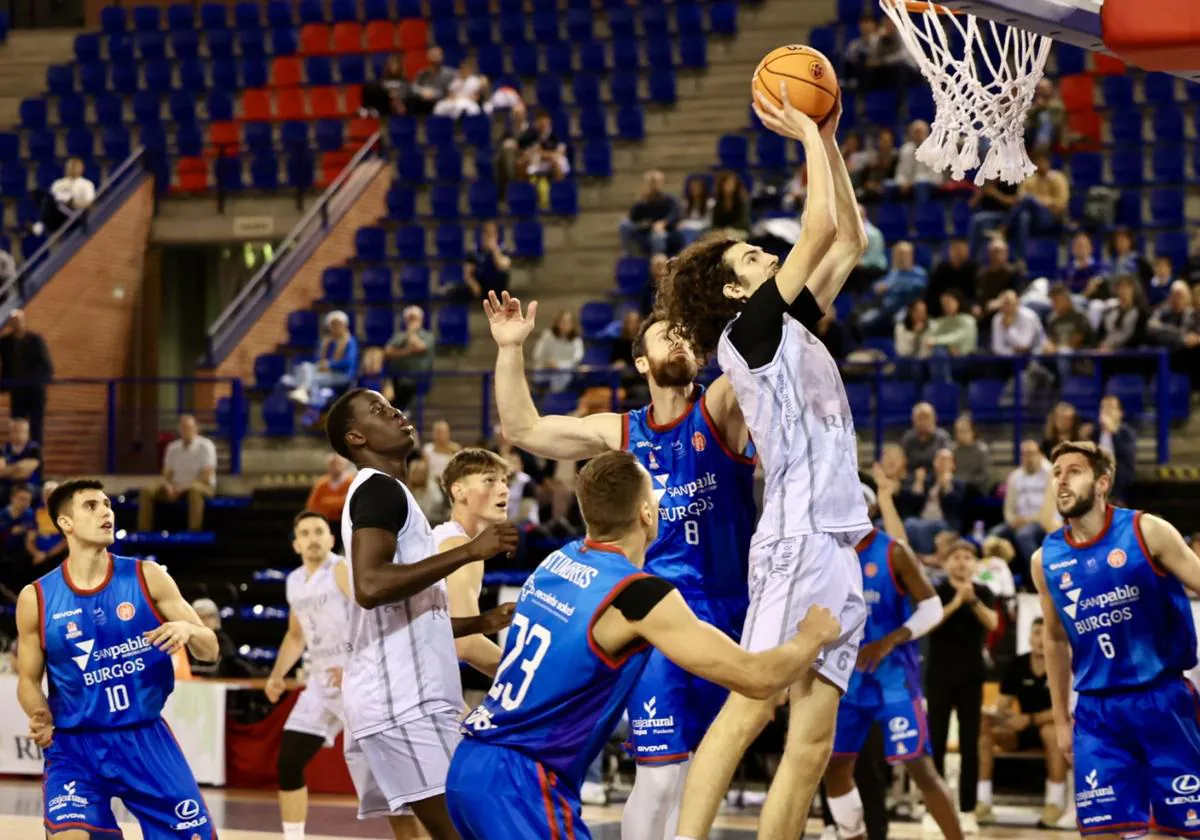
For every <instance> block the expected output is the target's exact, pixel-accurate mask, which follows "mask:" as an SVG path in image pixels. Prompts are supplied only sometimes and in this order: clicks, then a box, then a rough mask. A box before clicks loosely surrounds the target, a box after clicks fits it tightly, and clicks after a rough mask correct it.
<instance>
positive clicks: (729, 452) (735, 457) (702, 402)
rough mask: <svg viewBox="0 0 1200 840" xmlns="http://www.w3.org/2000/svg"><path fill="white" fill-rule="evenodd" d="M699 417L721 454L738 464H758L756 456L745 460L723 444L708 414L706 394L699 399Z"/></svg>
mask: <svg viewBox="0 0 1200 840" xmlns="http://www.w3.org/2000/svg"><path fill="white" fill-rule="evenodd" d="M700 416H701V417H703V418H704V422H705V423H706V424H707V425H708V430H709V431H710V432H712V436H713V438H714V439H715V440H716V441H717V445H718V446H720V447H721V451H722V452H724V453H725V454H726V455H728V456H729V457H730V458H732V459H733V460H734V461H736V462H737V463H739V464H750V465H754V464H757V463H758V456H757V455H755V456H754V457H753V458H747V457H746V456H745V455H740V454H738V453H737V452H734V451H733V450H732V449H730V448H729V445H728V444H726V443H725V438H724V437H723V436H722V435H721V432H720V430H719V429H718V428H717V421H715V420H713V418H712V415H711V414H709V413H708V394H707V393H705V394H704V396H702V397H701V398H700Z"/></svg>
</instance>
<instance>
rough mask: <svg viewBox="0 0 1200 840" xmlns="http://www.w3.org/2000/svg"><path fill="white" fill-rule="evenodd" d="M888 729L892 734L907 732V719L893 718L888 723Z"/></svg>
mask: <svg viewBox="0 0 1200 840" xmlns="http://www.w3.org/2000/svg"><path fill="white" fill-rule="evenodd" d="M888 729H890V730H892V731H893V732H905V731H907V730H908V718H902V717H894V718H892V719H891V720H889V721H888Z"/></svg>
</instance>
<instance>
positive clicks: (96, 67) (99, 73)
mask: <svg viewBox="0 0 1200 840" xmlns="http://www.w3.org/2000/svg"><path fill="white" fill-rule="evenodd" d="M79 80H80V88H81V89H82V90H83V92H84V93H86V94H89V95H91V96H96V95H98V94H101V93H104V92H106V91H107V90H108V65H107V64H106V63H104V62H102V61H93V62H89V63H87V64H83V65H80V68H79Z"/></svg>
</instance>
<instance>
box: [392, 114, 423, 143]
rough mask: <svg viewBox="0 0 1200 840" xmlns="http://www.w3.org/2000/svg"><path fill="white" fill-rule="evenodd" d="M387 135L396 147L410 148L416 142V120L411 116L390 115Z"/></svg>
mask: <svg viewBox="0 0 1200 840" xmlns="http://www.w3.org/2000/svg"><path fill="white" fill-rule="evenodd" d="M387 136H388V140H389V141H391V144H392V145H393V146H395V147H396V148H397V149H400V150H402V151H403V150H406V149H411V148H412V147H413V146H415V145H416V144H417V121H416V120H414V119H413V118H412V117H392V118H391V119H389V120H388V124H387Z"/></svg>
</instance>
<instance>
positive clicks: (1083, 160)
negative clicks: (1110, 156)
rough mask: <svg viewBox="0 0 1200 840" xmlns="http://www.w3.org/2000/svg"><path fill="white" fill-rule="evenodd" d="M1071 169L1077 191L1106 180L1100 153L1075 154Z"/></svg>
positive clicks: (1073, 183) (1072, 180)
mask: <svg viewBox="0 0 1200 840" xmlns="http://www.w3.org/2000/svg"><path fill="white" fill-rule="evenodd" d="M1107 78H1113V77H1112V76H1109V77H1107ZM1070 169H1071V184H1072V185H1073V186H1075V187H1076V188H1077V189H1086V188H1088V187H1094V186H1097V185H1098V184H1101V183H1102V182H1103V180H1104V161H1103V158H1101V157H1100V153H1099V152H1075V153H1074V154H1072V155H1071V159H1070Z"/></svg>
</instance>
